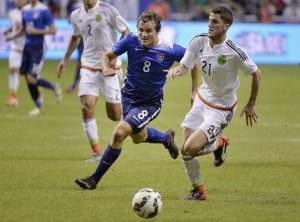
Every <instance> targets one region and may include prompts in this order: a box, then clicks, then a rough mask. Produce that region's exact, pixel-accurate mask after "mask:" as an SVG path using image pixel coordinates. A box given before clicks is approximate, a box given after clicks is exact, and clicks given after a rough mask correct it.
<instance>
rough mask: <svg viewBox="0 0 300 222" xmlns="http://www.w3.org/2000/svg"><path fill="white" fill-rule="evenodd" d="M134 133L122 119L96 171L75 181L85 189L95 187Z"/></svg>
mask: <svg viewBox="0 0 300 222" xmlns="http://www.w3.org/2000/svg"><path fill="white" fill-rule="evenodd" d="M131 133H132V128H131V126H130V125H129V124H128V123H127V122H125V121H121V122H120V123H119V124H118V125H117V126H116V127H115V129H114V131H113V135H112V138H111V142H110V144H109V145H108V146H107V147H106V149H105V152H104V153H103V156H102V157H101V160H100V163H99V164H98V166H97V168H96V170H95V172H94V173H93V174H92V175H91V176H90V177H87V178H83V179H77V180H75V183H76V184H78V185H79V186H80V187H81V188H83V189H91V190H93V189H95V188H96V186H97V184H98V183H99V181H100V179H101V178H102V176H103V175H104V174H105V173H106V172H107V170H108V169H109V168H110V167H111V166H112V164H113V163H114V162H115V161H116V160H117V158H118V157H119V156H120V154H121V150H122V145H123V141H124V140H125V139H126V137H127V136H128V135H130V134H131Z"/></svg>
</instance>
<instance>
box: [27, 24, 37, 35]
mask: <svg viewBox="0 0 300 222" xmlns="http://www.w3.org/2000/svg"><path fill="white" fill-rule="evenodd" d="M26 32H27V33H28V34H29V35H35V34H38V32H37V29H36V28H34V27H33V23H32V22H31V23H29V24H27V26H26Z"/></svg>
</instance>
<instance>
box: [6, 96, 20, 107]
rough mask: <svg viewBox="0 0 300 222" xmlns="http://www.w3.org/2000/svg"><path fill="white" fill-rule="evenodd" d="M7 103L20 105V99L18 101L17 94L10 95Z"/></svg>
mask: <svg viewBox="0 0 300 222" xmlns="http://www.w3.org/2000/svg"><path fill="white" fill-rule="evenodd" d="M6 105H8V106H18V105H19V101H18V99H17V97H15V96H10V97H9V98H8V99H7V100H6Z"/></svg>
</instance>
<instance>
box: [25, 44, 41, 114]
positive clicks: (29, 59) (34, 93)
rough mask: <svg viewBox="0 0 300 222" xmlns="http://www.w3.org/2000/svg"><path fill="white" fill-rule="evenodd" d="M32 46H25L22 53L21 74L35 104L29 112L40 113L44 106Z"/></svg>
mask: <svg viewBox="0 0 300 222" xmlns="http://www.w3.org/2000/svg"><path fill="white" fill-rule="evenodd" d="M32 51H33V50H32V48H30V47H28V46H25V47H24V50H23V54H22V62H21V67H20V74H21V75H24V76H25V80H26V83H27V86H28V89H29V93H30V96H31V98H32V100H33V102H34V104H35V108H34V109H33V110H32V111H30V112H29V115H39V114H40V110H41V108H42V101H41V99H40V98H41V96H40V95H41V94H40V92H39V89H38V87H37V85H36V83H35V81H36V79H35V78H36V76H34V74H33V67H34V63H33V61H34V60H33V55H32Z"/></svg>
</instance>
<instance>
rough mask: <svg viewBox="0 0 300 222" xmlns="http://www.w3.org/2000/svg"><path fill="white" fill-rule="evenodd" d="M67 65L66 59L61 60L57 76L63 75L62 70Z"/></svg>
mask: <svg viewBox="0 0 300 222" xmlns="http://www.w3.org/2000/svg"><path fill="white" fill-rule="evenodd" d="M66 67H67V63H66V62H65V61H64V60H61V61H60V62H59V64H58V65H57V68H56V75H57V78H60V77H61V74H62V71H64V70H65V69H66Z"/></svg>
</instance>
